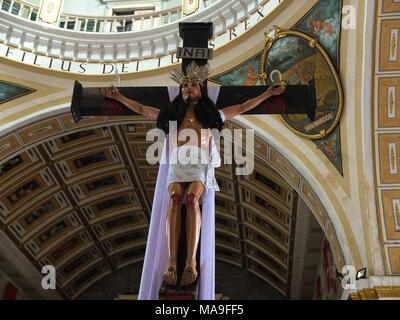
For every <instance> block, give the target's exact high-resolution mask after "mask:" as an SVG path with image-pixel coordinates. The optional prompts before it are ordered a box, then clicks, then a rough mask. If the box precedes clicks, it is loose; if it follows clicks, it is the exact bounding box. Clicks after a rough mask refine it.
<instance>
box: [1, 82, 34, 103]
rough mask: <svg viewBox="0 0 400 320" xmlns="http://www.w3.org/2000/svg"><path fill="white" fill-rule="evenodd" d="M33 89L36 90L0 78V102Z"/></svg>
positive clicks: (25, 93) (20, 95) (17, 96)
mask: <svg viewBox="0 0 400 320" xmlns="http://www.w3.org/2000/svg"><path fill="white" fill-rule="evenodd" d="M34 91H36V90H35V89H31V88H27V87H24V86H21V85H19V84H15V83H11V82H7V81H3V80H0V104H2V103H6V102H8V101H11V100H13V99H16V98H19V97H22V96H24V95H27V94H29V93H31V92H34Z"/></svg>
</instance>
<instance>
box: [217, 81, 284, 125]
mask: <svg viewBox="0 0 400 320" xmlns="http://www.w3.org/2000/svg"><path fill="white" fill-rule="evenodd" d="M285 89H286V86H284V85H282V86H277V85H272V86H270V87H269V88H268V89H267V90H266V91H264V92H263V93H262V94H260V95H259V96H257V97H255V98H253V99H249V100H247V101H246V102H243V103H242V104H236V105H233V106H230V107H226V108H223V109H222V111H223V113H224V115H225V121H226V120H229V119H230V118H233V117H236V116H238V115H240V114H242V113H244V112H246V111H248V110H251V109H253V108H255V107H257V106H258V105H259V104H260V103H261V102H263V101H264V100H267V99H268V98H270V97H272V96H276V95H278V94H282V93H283V92H284V91H285Z"/></svg>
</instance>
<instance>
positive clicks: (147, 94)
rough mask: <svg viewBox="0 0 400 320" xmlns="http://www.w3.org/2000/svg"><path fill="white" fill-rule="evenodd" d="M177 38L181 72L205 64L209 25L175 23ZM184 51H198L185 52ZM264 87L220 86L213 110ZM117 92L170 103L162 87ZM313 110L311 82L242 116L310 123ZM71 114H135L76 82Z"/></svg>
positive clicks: (157, 105) (157, 103)
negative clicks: (292, 117)
mask: <svg viewBox="0 0 400 320" xmlns="http://www.w3.org/2000/svg"><path fill="white" fill-rule="evenodd" d="M179 35H180V36H181V37H182V39H183V48H179V49H180V50H179V51H180V52H185V53H186V54H185V55H184V56H185V57H184V58H182V70H183V71H184V72H185V70H186V66H187V65H189V64H190V63H191V62H192V61H196V63H197V64H199V65H204V64H206V63H207V56H206V58H203V57H204V56H205V55H203V54H201V51H202V50H207V52H209V50H211V49H208V40H210V39H211V38H212V36H213V32H212V23H211V22H207V23H191V22H189V23H179ZM185 48H200V49H199V50H186V51H185V50H184V49H185ZM190 52H192V53H193V56H191V57H187V56H188V54H189V56H190ZM199 52H200V54H199ZM204 52H206V51H204ZM267 88H268V87H266V86H229V87H221V88H220V92H219V96H218V99H217V102H216V105H217V108H219V109H221V108H223V107H227V106H230V105H235V104H240V103H243V102H245V101H247V100H248V99H251V98H254V97H256V96H258V95H259V94H261V93H262V92H264V91H265V90H267ZM118 90H119V91H120V93H121V94H123V95H124V96H126V97H128V98H130V99H133V100H136V101H138V102H140V103H142V104H143V105H147V106H152V107H155V108H162V107H163V106H166V105H167V104H169V102H170V101H169V95H168V89H167V87H166V86H154V87H121V88H118ZM316 108H317V102H316V94H315V85H314V80H313V79H312V80H311V81H310V82H309V83H308V84H307V85H287V86H286V90H285V92H284V93H283V94H282V95H279V96H274V97H271V98H269V99H268V100H266V101H264V102H262V103H261V104H260V105H259V106H257V107H256V108H254V109H252V110H250V111H247V112H245V113H244V114H307V115H308V117H309V118H310V119H311V120H312V121H314V120H315V116H316ZM71 112H72V115H73V117H74V120H75V122H78V121H79V120H80V119H81V118H82V117H83V116H130V115H137V113H135V112H134V111H132V110H131V109H129V108H127V107H125V106H124V105H122V104H121V103H120V102H118V101H115V100H111V99H107V98H104V96H103V94H102V93H101V88H83V87H82V85H81V84H80V83H79V82H78V81H75V84H74V92H73V96H72V102H71Z"/></svg>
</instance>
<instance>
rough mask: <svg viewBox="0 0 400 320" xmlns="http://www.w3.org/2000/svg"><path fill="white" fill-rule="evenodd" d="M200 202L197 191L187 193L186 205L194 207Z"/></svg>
mask: <svg viewBox="0 0 400 320" xmlns="http://www.w3.org/2000/svg"><path fill="white" fill-rule="evenodd" d="M197 203H198V199H197V196H196V194H195V193H193V192H189V193H188V194H187V195H186V206H188V207H194V206H195V205H196V204H197Z"/></svg>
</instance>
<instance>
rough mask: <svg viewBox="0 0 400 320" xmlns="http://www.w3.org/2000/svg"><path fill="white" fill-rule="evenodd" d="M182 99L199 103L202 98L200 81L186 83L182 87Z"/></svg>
mask: <svg viewBox="0 0 400 320" xmlns="http://www.w3.org/2000/svg"><path fill="white" fill-rule="evenodd" d="M182 97H183V100H185V101H186V102H187V101H198V100H199V99H200V98H201V87H200V83H199V82H198V81H185V82H184V83H183V85H182Z"/></svg>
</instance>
